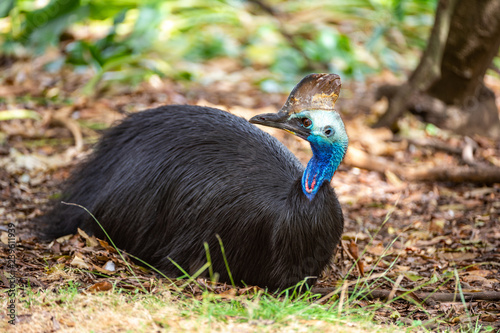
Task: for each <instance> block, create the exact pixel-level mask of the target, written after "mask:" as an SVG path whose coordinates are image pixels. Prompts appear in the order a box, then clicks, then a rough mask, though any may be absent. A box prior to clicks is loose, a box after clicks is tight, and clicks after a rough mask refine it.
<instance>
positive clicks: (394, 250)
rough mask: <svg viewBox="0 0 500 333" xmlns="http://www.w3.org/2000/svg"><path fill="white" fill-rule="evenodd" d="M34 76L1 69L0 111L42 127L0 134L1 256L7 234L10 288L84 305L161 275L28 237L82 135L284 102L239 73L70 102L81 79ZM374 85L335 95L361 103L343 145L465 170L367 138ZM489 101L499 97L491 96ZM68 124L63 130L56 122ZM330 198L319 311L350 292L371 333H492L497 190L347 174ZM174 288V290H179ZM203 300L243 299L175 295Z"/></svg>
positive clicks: (498, 277) (388, 137)
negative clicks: (59, 294) (336, 224)
mask: <svg viewBox="0 0 500 333" xmlns="http://www.w3.org/2000/svg"><path fill="white" fill-rule="evenodd" d="M39 62H40V64H43V61H42V60H40V61H39ZM40 64H39V65H38V67H37V63H36V62H35V63H29V65H28V64H27V63H23V62H22V61H19V62H16V63H14V65H13V66H11V67H10V68H9V69H2V70H3V73H2V76H1V77H0V91H1V93H0V95H2V96H6V98H4V99H1V100H0V110H6V109H14V108H17V109H31V110H35V111H36V112H38V113H39V114H40V115H41V118H42V120H11V121H6V122H2V123H0V130H1V131H0V132H3V133H5V140H4V142H3V143H2V144H1V145H0V164H1V165H2V168H0V229H1V242H0V244H1V251H0V257H2V259H6V258H7V256H8V232H7V230H8V224H9V223H13V224H15V226H16V227H15V228H16V237H17V238H16V246H17V247H16V252H15V254H16V265H17V268H16V276H17V278H18V283H19V284H20V285H25V286H28V285H29V287H30V288H32V289H35V290H37V289H49V290H56V289H57V288H58V287H59V286H62V285H66V284H67V282H68V281H69V280H73V281H76V282H78V284H79V286H80V288H81V290H82V292H88V293H92V292H97V291H104V290H108V289H110V287H111V284H110V282H111V283H115V284H117V286H119V287H122V288H124V289H129V290H145V291H149V292H152V291H154V290H155V286H156V284H157V283H158V280H157V275H156V274H155V273H154V272H151V271H148V270H147V269H144V268H142V267H140V266H136V265H134V264H130V263H129V262H130V261H129V258H128V257H127V256H125V261H124V260H123V259H124V258H122V257H121V256H120V255H119V254H118V253H116V251H115V250H114V249H113V248H112V247H111V246H109V244H108V243H106V242H103V241H99V240H96V239H95V238H93V237H89V236H88V235H86V234H84V233H80V234H77V235H73V236H68V237H65V238H62V239H59V240H57V241H54V242H51V243H44V242H39V241H38V240H37V239H36V237H34V233H33V229H34V224H33V221H34V220H35V219H36V217H37V216H40V215H41V214H42V213H43V211H44V210H45V209H46V208H47V203H48V200H49V198H50V197H51V196H52V195H54V194H56V193H57V192H58V189H59V186H60V183H61V182H62V180H63V179H65V178H66V177H67V175H68V174H69V172H70V170H71V168H72V167H73V166H74V165H75V164H76V163H77V162H78V161H79V160H81V159H82V158H83V156H84V155H85V153H86V152H88V151H89V149H90V147H91V143H92V142H94V141H95V140H96V138H97V137H98V133H99V132H98V131H97V132H96V131H94V130H92V129H90V127H89V126H87V125H88V124H89V123H90V124H93V125H99V126H100V127H105V126H109V125H111V124H112V123H113V122H115V121H116V120H119V119H121V118H122V117H123V112H124V111H125V112H133V111H137V110H140V109H144V108H149V107H154V106H158V105H162V104H170V103H173V104H179V103H190V104H201V105H221V107H223V108H226V109H227V108H229V110H230V111H231V112H234V113H236V114H239V115H243V116H245V117H249V116H251V115H253V114H256V113H260V112H272V110H276V109H277V108H279V107H280V106H281V103H283V101H284V98H285V97H286V96H283V95H280V94H263V93H261V92H260V91H259V90H258V89H257V88H256V87H255V85H254V84H252V82H254V80H255V79H256V77H258V76H259V75H260V74H259V73H250V72H245V71H242V73H241V74H240V76H239V77H237V78H236V79H235V76H236V75H237V74H236V73H232V75H233V76H232V81H231V82H215V83H213V84H212V85H210V86H201V85H196V84H189V85H181V84H179V83H174V82H170V81H168V80H164V81H160V82H156V81H155V82H150V83H144V84H142V85H141V86H139V87H138V88H135V89H132V90H131V89H128V90H127V89H126V88H123V87H122V86H119V87H120V89H116V90H114V91H109V90H108V91H101V92H100V93H99V94H97V95H96V96H93V97H81V96H79V95H78V90H77V89H78V87H81V86H82V84H83V82H85V80H86V77H85V75H83V76H82V75H76V74H75V73H72V72H69V71H66V72H63V73H56V74H54V73H46V72H44V71H43V70H42V65H40ZM212 65H213V66H216V64H212ZM209 71H210V68H207V72H209ZM380 80H384V78H383V77H381V78H374V79H372V80H371V81H369V82H368V83H366V84H364V85H361V84H350V85H344V86H345V88H344V89H345V90H346V93H345V95H347V96H349V95H351V96H352V95H354V94H356V95H361V96H364V98H356V99H354V98H351V99H349V98H348V97H347V99H346V101H342V96H341V100H339V102H338V105H339V108H340V110H341V112H343V114H344V118H345V122H346V124H347V126H348V131H349V133H350V136H351V145H352V146H353V147H356V148H358V149H362V150H364V151H367V152H369V153H371V154H373V155H376V156H383V157H384V158H385V159H387V160H390V161H391V162H395V163H396V162H397V163H399V164H400V165H401V167H402V168H404V167H405V166H408V165H416V164H417V165H419V164H422V165H424V164H425V165H429V164H431V165H449V167H450V168H453V167H456V166H460V165H464V161H463V160H462V159H461V156H460V155H459V154H458V155H457V154H454V153H450V152H449V151H448V152H446V151H443V150H442V149H439V147H436V146H419V145H416V144H414V143H412V140H409V139H407V138H405V137H402V138H397V140H396V137H395V136H393V135H392V133H390V132H387V131H386V130H377V131H375V130H371V129H370V128H369V127H368V126H367V125H366V122H369V119H370V117H373V113H374V112H376V111H377V110H374V109H373V108H374V107H376V104H373V100H370V98H371V95H370V92H371V91H373V89H372V88H373V85H376V84H377V83H379V81H380ZM242 82H243V83H242ZM228 91H229V92H232V93H231V94H228ZM496 93H497V95H500V91H496ZM26 96H28V97H26ZM58 114H59V116H58ZM61 114H63V116H61ZM64 114H67V115H69V117H67V118H64ZM75 116H77V118H78V119H79V123H78V127H79V131H81V133H80V134H81V135H82V138H83V140H82V142H81V144H82V146H81V147H79V149H74V141H73V140H72V138H73V137H75V132H74V131H73V132H72V131H71V124H72V123H73V124H74V123H75V122H73V121H72V120H71V119H75ZM65 119H66V120H65ZM68 119H69V120H68ZM408 119H409V120H408ZM68 124H70V125H69V126H68ZM402 126H403V127H404V126H406V128H407V130H408V131H412V132H415V133H417V134H419V135H420V136H421V137H422V136H428V137H430V136H432V139H433V140H437V141H439V142H440V143H442V144H443V145H444V146H446V147H452V148H454V149H455V150H457V149H458V150H459V151H460V149H461V148H463V147H465V145H466V140H465V139H464V138H461V137H458V136H454V135H452V134H449V133H444V132H438V134H433V135H430V134H429V131H428V130H427V129H426V128H425V125H422V124H420V123H419V122H418V120H416V119H414V118H412V117H408V118H407V119H406V120H403V123H402ZM270 131H271V132H272V133H273V134H274V135H276V136H277V137H278V138H279V139H280V140H282V141H283V142H284V143H285V144H286V145H287V146H288V147H289V148H290V149H291V150H292V151H293V152H294V153H295V154H296V155H297V156H298V157H299V158H300V159H301V160H302V161H307V159H308V158H309V156H310V152H309V150H308V147H307V144H306V143H304V142H302V141H300V140H298V139H296V138H294V137H292V136H289V135H288V134H286V133H281V132H277V131H273V130H270ZM366 136H368V137H369V138H370V139H369V140H368V141H367V137H366ZM0 139H1V138H0ZM372 139H373V140H372ZM473 139H474V140H475V142H476V143H477V144H478V145H477V147H476V148H475V150H474V157H475V159H476V161H477V162H478V163H492V164H494V165H496V166H499V165H500V162H499V158H498V156H500V146H499V143H498V142H494V141H492V140H489V139H487V138H482V137H479V136H478V137H475V138H473ZM0 142H1V140H0ZM370 142H377V145H376V146H372V145H370ZM377 149H378V151H376V150H377ZM451 151H453V149H451ZM332 185H333V186H334V187H335V189H336V192H337V194H338V196H339V199H340V201H341V203H342V205H343V210H344V214H345V219H346V227H345V232H344V236H343V241H342V245H341V246H339V251H338V252H337V255H336V256H335V258H334V260H333V262H332V265H331V267H330V268H329V269H327V270H326V271H325V273H324V275H323V276H322V278H321V279H320V280H319V282H318V284H317V285H316V287H315V288H316V289H315V291H316V292H319V293H321V294H323V295H326V296H327V297H324V298H322V299H320V300H318V302H327V301H328V300H329V298H330V296H333V295H337V296H335V297H338V296H339V295H344V294H347V293H351V294H356V295H357V299H358V300H357V301H356V303H355V304H351V305H350V306H357V307H364V306H368V305H370V304H378V303H382V302H386V305H385V306H383V307H380V309H379V310H377V316H376V319H377V321H380V322H385V323H389V322H400V321H402V322H405V323H411V322H412V321H415V320H419V321H422V323H423V325H427V327H428V328H430V329H433V328H436V327H437V325H439V327H440V328H446V327H449V328H450V329H452V330H453V329H457V328H458V327H460V326H461V325H466V324H468V323H471V322H472V323H475V322H476V320H478V321H479V323H480V324H482V325H483V326H492V327H494V328H495V330H497V329H500V293H499V291H500V274H499V269H500V251H499V246H500V228H498V226H499V223H498V221H499V218H500V184H498V183H497V184H489V185H483V184H473V183H458V184H457V183H451V182H432V183H431V182H409V181H405V180H404V179H401V178H400V177H398V176H397V175H394V174H393V173H390V172H389V173H385V174H382V173H379V172H373V171H367V170H363V169H359V168H356V167H352V166H350V165H346V164H344V165H342V166H341V168H340V170H339V171H338V172H337V173H336V175H335V177H334V180H333V182H332ZM5 263H6V260H2V261H1V264H0V265H1V266H0V281H1V283H2V288H7V287H8V286H9V281H8V278H9V277H10V275H9V272H8V269H7V267H6V265H5ZM129 265H131V266H129ZM130 267H131V268H130ZM132 271H133V272H134V274H135V275H136V276H137V277H138V278H139V280H136V278H135V277H134V276H133V275H134V274H132V273H131V272H132ZM103 276H108V277H103ZM344 280H345V281H347V282H345V283H343V282H342V281H344ZM358 280H361V281H362V282H361V283H360V284H358V286H365V287H366V288H367V289H366V290H371V291H372V293H371V294H370V293H367V291H366V290H363V291H361V292H360V291H359V290H354V289H353V288H354V285H355V282H356V281H358ZM139 281H141V282H139ZM183 283H184V281H178V282H176V285H182V284H183ZM204 289H209V290H213V292H216V293H221V294H227V295H235V294H241V293H248V292H252V290H253V289H252V288H250V289H235V288H233V287H231V286H227V285H215V286H214V285H211V284H210V283H208V282H207V281H205V280H202V279H200V280H198V281H196V282H192V283H190V284H188V286H187V287H186V288H185V289H184V292H186V293H190V294H192V295H194V296H195V297H199V296H200V295H201V293H202V291H203V290H204ZM460 295H465V299H461V298H460V297H461V296H460ZM388 299H390V300H391V301H387V300H388Z"/></svg>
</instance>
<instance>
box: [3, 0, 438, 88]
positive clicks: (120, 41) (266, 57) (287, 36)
mask: <svg viewBox="0 0 500 333" xmlns="http://www.w3.org/2000/svg"><path fill="white" fill-rule="evenodd" d="M435 6H436V0H431V1H427V0H353V1H343V0H329V1H327V0H323V1H314V2H308V1H302V0H295V1H268V2H266V3H265V4H264V3H262V2H260V1H240V0H188V1H161V0H147V1H139V0H126V1H118V0H111V1H104V0H53V1H50V3H49V2H47V1H43V0H42V1H41V0H18V1H16V0H7V1H4V2H3V3H2V4H1V5H0V17H3V19H2V20H1V21H0V22H1V23H0V27H1V28H0V31H1V35H0V42H1V45H2V54H3V55H5V56H9V55H16V56H20V55H37V54H42V53H44V52H46V51H47V50H48V49H51V48H56V49H58V50H60V51H61V56H60V57H58V58H57V59H54V60H52V61H51V62H50V63H48V64H46V67H47V69H48V70H54V71H55V70H58V69H59V68H60V67H61V66H71V68H73V69H74V70H75V71H91V72H92V73H93V79H92V80H90V82H88V84H87V86H86V87H85V88H84V91H85V92H86V93H90V92H92V91H93V90H94V89H95V88H96V85H97V84H98V83H99V82H100V83H101V84H104V85H105V84H106V83H109V82H111V81H116V80H120V81H125V82H127V83H131V84H137V83H139V82H141V81H143V80H147V79H149V78H151V77H152V76H159V77H160V78H161V77H165V76H166V77H170V78H173V79H178V80H203V78H204V71H203V66H200V65H199V64H200V63H204V62H207V61H210V60H213V59H218V58H230V59H232V60H234V61H235V62H236V63H237V64H238V65H239V66H241V67H242V68H248V67H250V68H254V69H263V68H265V69H268V70H269V73H266V74H265V75H263V76H261V77H259V78H258V79H257V82H256V84H258V85H259V87H260V88H261V89H263V90H264V91H267V92H277V91H288V90H289V88H290V86H291V85H293V83H294V82H296V80H297V77H299V76H301V75H302V74H303V73H306V72H311V71H328V72H334V73H338V74H340V75H341V76H342V77H343V78H353V79H356V80H363V78H364V77H365V76H366V75H370V74H375V73H378V72H380V71H381V70H382V69H389V70H391V71H394V72H401V71H403V72H404V71H405V70H409V69H412V68H413V67H414V66H415V63H416V61H417V57H418V52H416V51H419V50H420V49H422V48H423V47H424V46H425V40H426V37H427V35H428V31H429V28H430V26H431V25H432V22H433V13H434V9H435ZM283 83H285V84H283Z"/></svg>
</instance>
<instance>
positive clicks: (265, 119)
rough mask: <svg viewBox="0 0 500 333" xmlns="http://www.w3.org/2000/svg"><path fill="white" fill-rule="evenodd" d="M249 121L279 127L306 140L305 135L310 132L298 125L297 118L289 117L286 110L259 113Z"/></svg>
mask: <svg viewBox="0 0 500 333" xmlns="http://www.w3.org/2000/svg"><path fill="white" fill-rule="evenodd" d="M249 122H250V123H252V124H257V125H264V126H269V127H275V128H279V129H282V130H285V131H287V132H289V133H292V134H294V135H297V136H298V137H300V138H302V139H304V140H307V137H308V136H309V135H310V134H311V132H310V131H309V130H308V129H306V128H304V127H302V126H301V125H300V122H299V120H298V119H297V118H291V117H290V115H289V114H288V113H286V112H278V113H263V114H259V115H256V116H255V117H252V118H251V119H250V120H249Z"/></svg>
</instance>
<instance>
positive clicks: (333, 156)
mask: <svg viewBox="0 0 500 333" xmlns="http://www.w3.org/2000/svg"><path fill="white" fill-rule="evenodd" d="M307 141H309V142H310V143H311V149H312V152H313V157H312V158H311V160H310V161H309V163H307V167H306V169H305V170H304V174H303V175H302V191H303V192H304V194H305V195H306V197H307V198H308V199H309V200H312V199H313V198H314V196H315V195H316V193H318V190H319V188H320V187H321V185H322V184H323V182H325V181H326V182H330V181H331V180H332V177H333V175H334V173H335V171H337V168H338V166H339V164H340V162H341V161H342V159H343V158H344V155H345V152H346V150H347V142H345V143H344V142H333V143H332V142H328V141H326V140H322V139H321V138H318V137H316V136H312V135H311V136H309V137H308V138H307Z"/></svg>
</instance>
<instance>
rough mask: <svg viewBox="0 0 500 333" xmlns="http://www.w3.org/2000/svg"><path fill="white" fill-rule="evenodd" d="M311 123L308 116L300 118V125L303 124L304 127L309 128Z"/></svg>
mask: <svg viewBox="0 0 500 333" xmlns="http://www.w3.org/2000/svg"><path fill="white" fill-rule="evenodd" d="M311 125H312V121H311V119H309V118H303V119H302V126H304V127H305V128H309V127H311Z"/></svg>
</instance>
